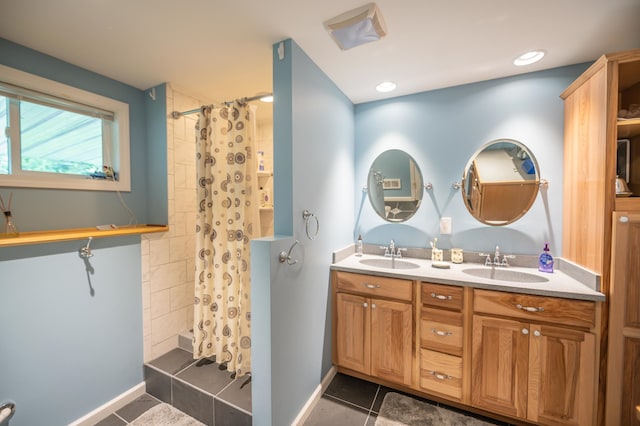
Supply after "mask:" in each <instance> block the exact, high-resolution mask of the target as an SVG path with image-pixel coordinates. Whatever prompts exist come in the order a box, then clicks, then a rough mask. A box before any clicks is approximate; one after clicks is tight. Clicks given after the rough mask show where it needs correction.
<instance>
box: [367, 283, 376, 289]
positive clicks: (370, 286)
mask: <svg viewBox="0 0 640 426" xmlns="http://www.w3.org/2000/svg"><path fill="white" fill-rule="evenodd" d="M364 286H365V287H366V288H380V286H379V285H378V284H367V283H364Z"/></svg>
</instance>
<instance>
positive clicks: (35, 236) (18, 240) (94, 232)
mask: <svg viewBox="0 0 640 426" xmlns="http://www.w3.org/2000/svg"><path fill="white" fill-rule="evenodd" d="M168 230H169V226H167V225H130V226H122V227H118V228H115V229H108V230H105V231H102V230H99V229H96V228H75V229H59V230H52V231H30V232H20V233H19V234H18V235H17V236H11V237H5V236H0V247H8V246H19V245H26V244H43V243H55V242H60V241H71V240H82V239H84V238H89V237H92V238H107V237H120V236H123V235H139V234H150V233H154V232H166V231H168Z"/></svg>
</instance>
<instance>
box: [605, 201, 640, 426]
mask: <svg viewBox="0 0 640 426" xmlns="http://www.w3.org/2000/svg"><path fill="white" fill-rule="evenodd" d="M613 241H614V246H613V250H612V260H611V265H612V267H611V282H612V286H611V287H612V291H613V292H614V293H612V295H611V296H612V297H611V315H610V323H609V328H610V330H611V336H610V338H609V362H608V369H607V377H608V383H609V386H607V421H606V424H607V425H609V424H611V425H614V424H619V425H634V424H636V425H637V424H640V419H638V418H637V416H636V406H640V212H635V213H626V212H625V213H622V212H616V213H614V215H613Z"/></svg>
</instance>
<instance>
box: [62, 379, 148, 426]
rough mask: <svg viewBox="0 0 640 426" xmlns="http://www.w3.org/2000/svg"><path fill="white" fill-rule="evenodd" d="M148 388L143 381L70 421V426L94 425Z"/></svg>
mask: <svg viewBox="0 0 640 426" xmlns="http://www.w3.org/2000/svg"><path fill="white" fill-rule="evenodd" d="M146 390H147V386H146V385H145V382H141V383H139V384H137V385H136V386H134V387H132V388H131V389H129V390H128V391H125V392H123V393H121V394H120V395H118V396H116V397H115V398H113V399H112V400H111V401H109V402H107V403H105V404H103V405H101V406H100V407H98V408H96V409H95V410H93V411H92V412H90V413H89V414H87V415H85V416H83V417H81V418H79V419H78V420H76V421H75V422H73V423H69V426H93V425H95V424H96V423H98V422H99V421H100V420H103V419H105V418H107V417H109V415H110V414H111V413H113V412H114V411H117V410H119V409H121V408H122V407H124V406H125V405H127V404H128V403H130V402H131V401H133V400H134V399H136V398H137V397H139V396H140V395H142V394H144V393H145V392H146Z"/></svg>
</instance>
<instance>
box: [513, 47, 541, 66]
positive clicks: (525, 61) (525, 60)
mask: <svg viewBox="0 0 640 426" xmlns="http://www.w3.org/2000/svg"><path fill="white" fill-rule="evenodd" d="M543 56H544V51H543V50H531V51H529V52H526V53H523V54H522V55H520V56H518V57H517V58H516V59H514V60H513V65H517V66H523V65H530V64H533V63H534V62H538V61H539V60H540V59H542V57H543Z"/></svg>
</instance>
